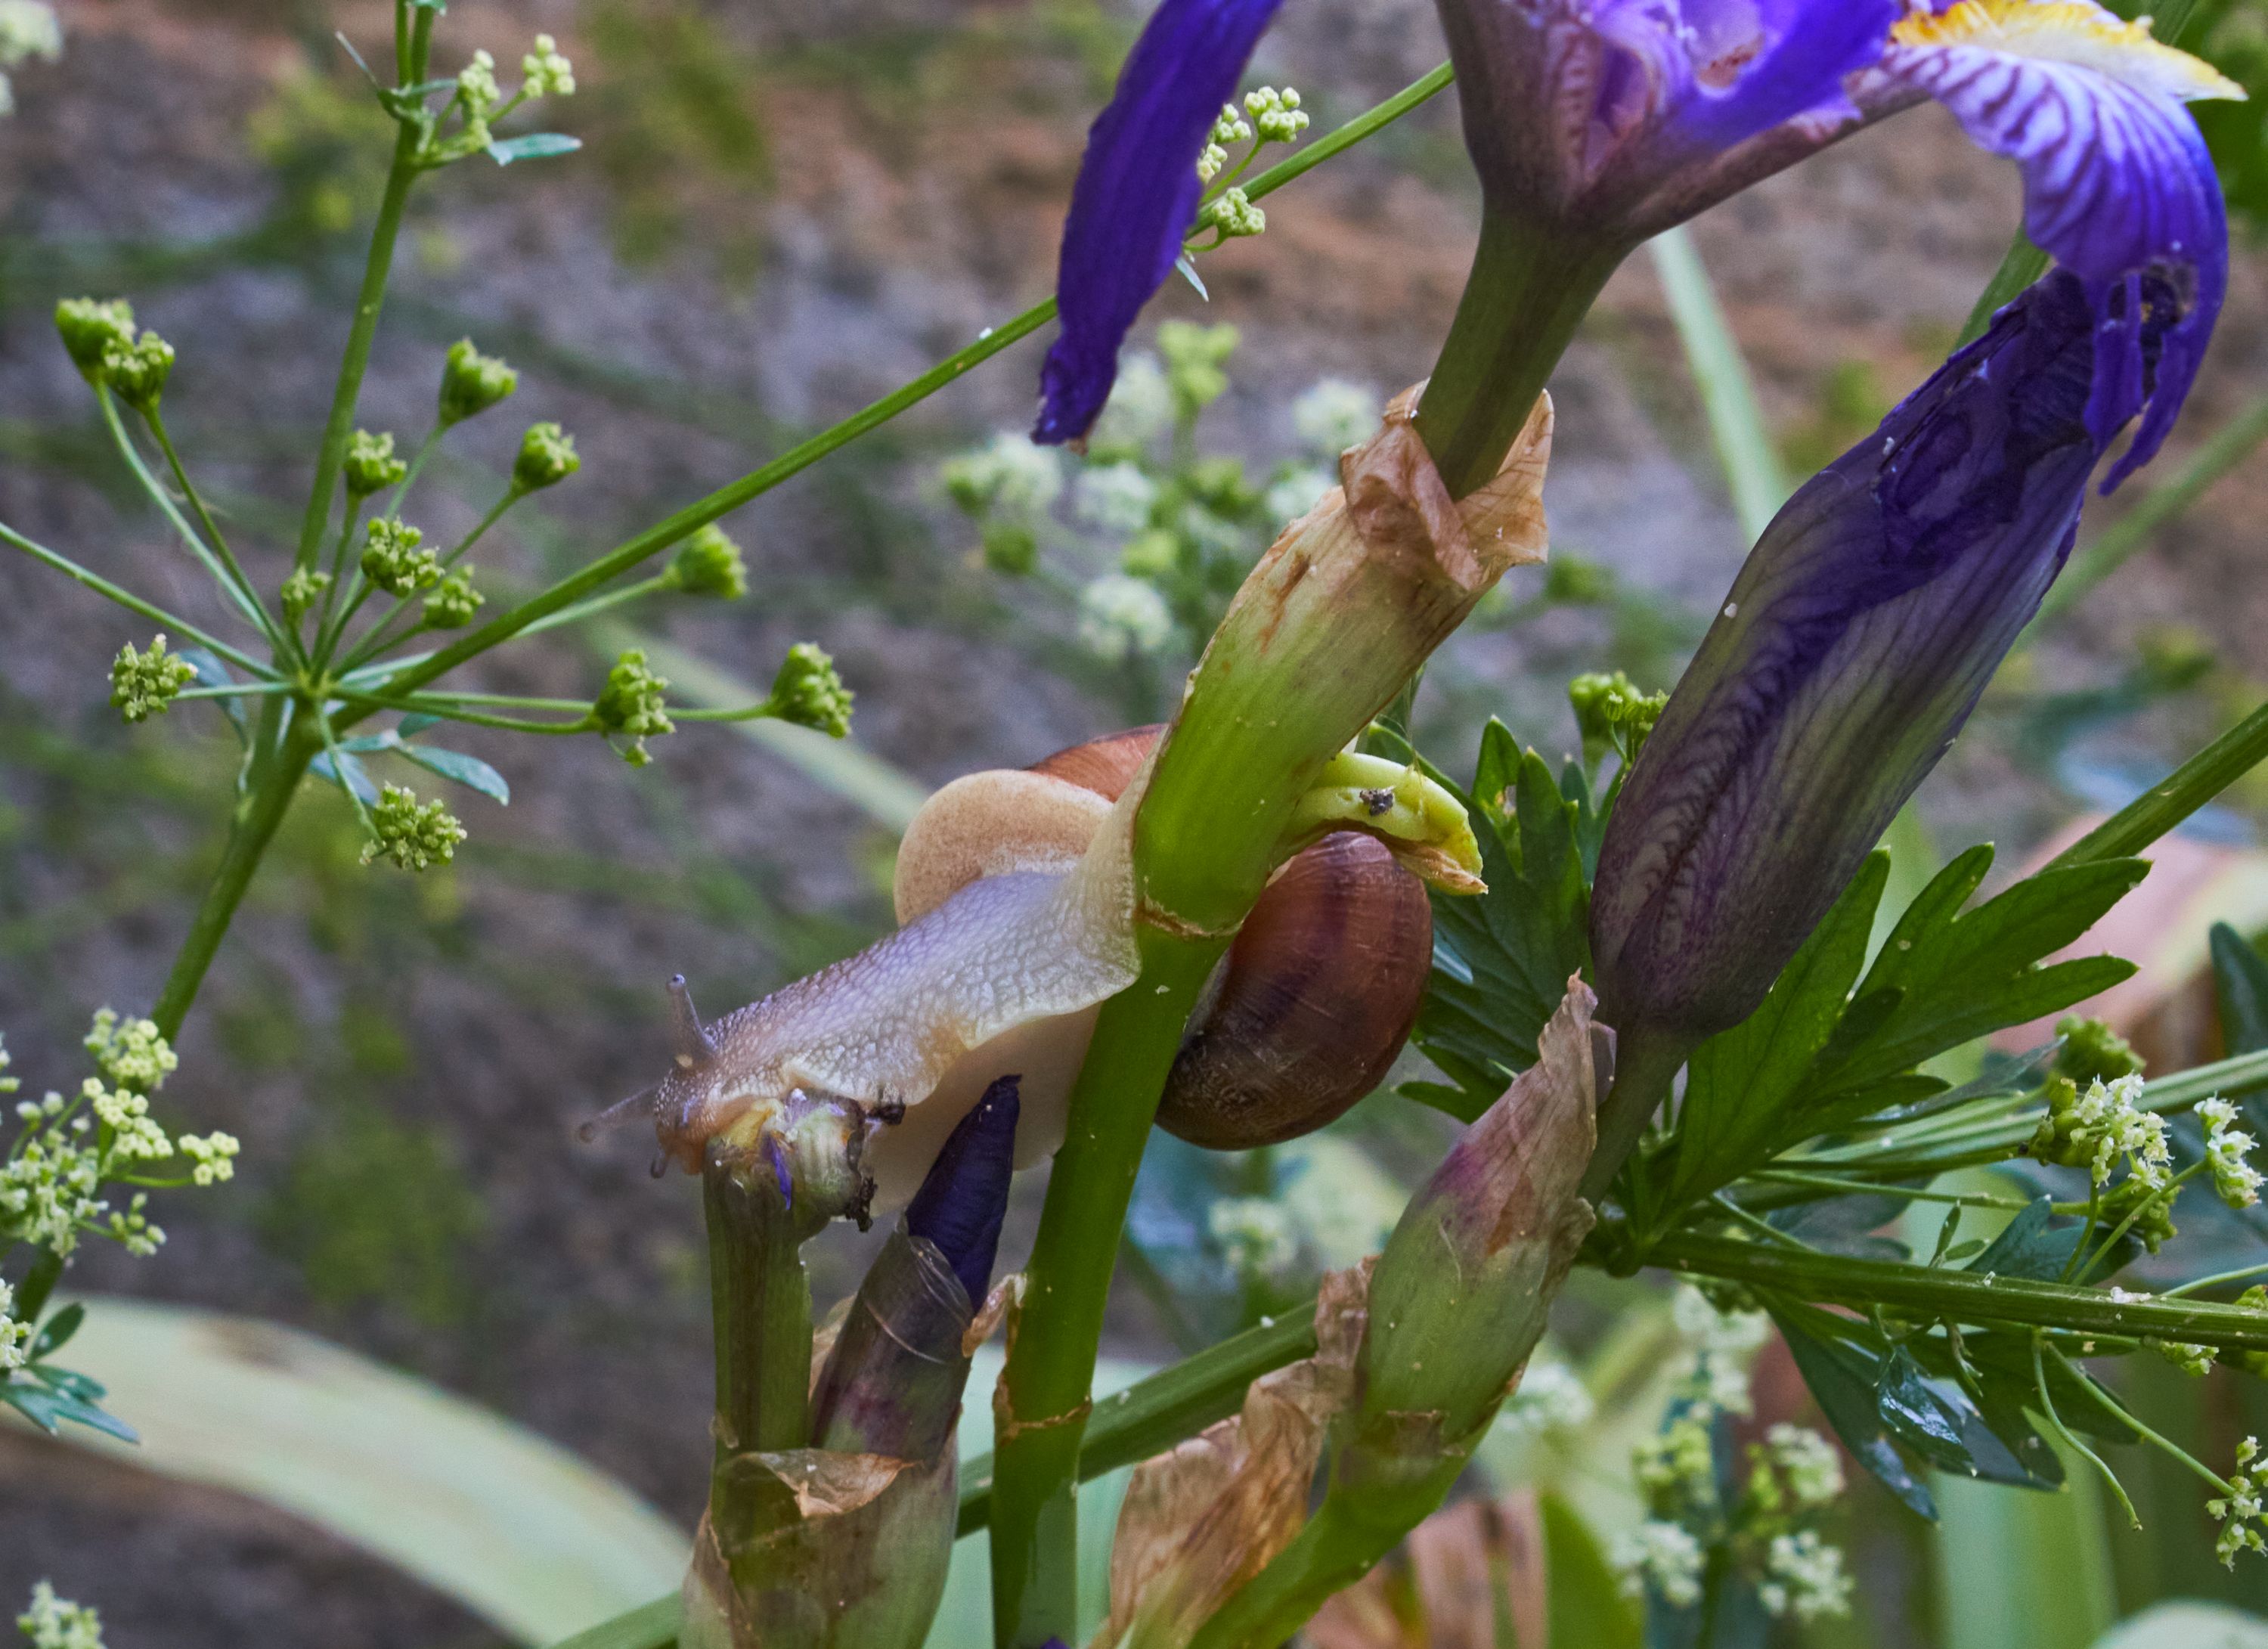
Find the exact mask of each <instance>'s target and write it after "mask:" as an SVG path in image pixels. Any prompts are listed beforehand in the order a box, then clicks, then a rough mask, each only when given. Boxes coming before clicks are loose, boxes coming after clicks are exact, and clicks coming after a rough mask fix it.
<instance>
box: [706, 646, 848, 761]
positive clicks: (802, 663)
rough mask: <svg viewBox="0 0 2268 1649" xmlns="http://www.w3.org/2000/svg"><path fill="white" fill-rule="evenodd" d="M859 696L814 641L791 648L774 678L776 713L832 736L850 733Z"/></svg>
mask: <svg viewBox="0 0 2268 1649" xmlns="http://www.w3.org/2000/svg"><path fill="white" fill-rule="evenodd" d="M853 697H855V695H854V694H853V693H852V692H851V689H850V688H847V687H845V686H843V678H842V677H841V676H840V675H838V674H836V671H835V660H834V659H831V658H829V657H828V655H827V654H826V653H825V652H823V651H821V649H820V648H819V647H818V646H817V645H816V644H814V643H812V642H807V641H799V642H798V643H796V644H795V645H794V646H792V647H790V648H789V649H788V650H787V657H786V659H784V660H783V661H782V662H781V664H780V667H779V674H777V675H776V676H774V677H773V678H772V693H771V704H772V714H774V715H775V716H777V717H778V718H780V719H781V720H782V721H792V722H793V723H794V724H795V725H797V726H799V727H809V728H812V729H814V730H815V731H817V732H823V733H825V734H826V735H827V736H828V738H830V739H840V738H843V737H844V736H845V735H846V734H848V733H849V732H850V731H851V699H852V698H853ZM663 731H665V732H666V731H667V729H666V728H665V729H664V730H663Z"/></svg>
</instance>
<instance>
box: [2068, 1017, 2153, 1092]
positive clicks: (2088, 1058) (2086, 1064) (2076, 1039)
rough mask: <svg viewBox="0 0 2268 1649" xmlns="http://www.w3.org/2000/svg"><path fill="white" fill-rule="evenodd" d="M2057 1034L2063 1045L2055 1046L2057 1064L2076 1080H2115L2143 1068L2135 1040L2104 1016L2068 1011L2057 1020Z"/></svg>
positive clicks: (2135, 1074) (2130, 1075)
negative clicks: (2106, 1021) (2116, 1027)
mask: <svg viewBox="0 0 2268 1649" xmlns="http://www.w3.org/2000/svg"><path fill="white" fill-rule="evenodd" d="M2056 1034H2057V1035H2058V1037H2060V1038H2062V1046H2061V1047H2059V1048H2058V1049H2056V1063H2055V1068H2056V1069H2057V1070H2058V1071H2061V1072H2062V1073H2063V1074H2064V1075H2065V1076H2066V1077H2069V1078H2071V1079H2072V1081H2073V1082H2074V1083H2086V1082H2093V1081H2097V1080H2100V1081H2103V1082H2116V1081H2117V1080H2118V1078H2121V1077H2133V1076H2139V1075H2140V1074H2141V1072H2142V1056H2140V1055H2139V1054H2138V1053H2136V1052H2135V1051H2134V1044H2133V1043H2132V1042H2128V1041H2127V1040H2126V1039H2125V1038H2124V1037H2123V1036H2121V1035H2120V1034H2118V1033H2117V1032H2116V1031H2114V1030H2112V1029H2111V1028H2110V1027H2109V1026H2108V1025H2106V1024H2104V1023H2103V1022H2102V1020H2091V1019H2088V1017H2086V1016H2085V1015H2084V1014H2080V1013H2066V1014H2065V1015H2064V1016H2063V1018H2061V1019H2059V1020H2057V1021H2056Z"/></svg>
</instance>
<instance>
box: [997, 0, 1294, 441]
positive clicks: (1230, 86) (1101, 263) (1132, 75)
mask: <svg viewBox="0 0 2268 1649" xmlns="http://www.w3.org/2000/svg"><path fill="white" fill-rule="evenodd" d="M1278 4H1281V0H1165V4H1162V5H1160V7H1159V8H1158V10H1157V11H1156V12H1155V13H1154V14H1152V17H1151V18H1150V21H1149V24H1148V26H1145V28H1144V29H1143V31H1142V38H1141V39H1140V40H1138V41H1136V42H1135V46H1134V51H1133V54H1132V55H1130V57H1128V58H1127V60H1126V67H1125V69H1124V70H1123V71H1122V72H1121V73H1120V75H1119V77H1118V89H1117V91H1116V93H1115V94H1114V95H1113V96H1112V98H1111V99H1110V102H1109V105H1108V107H1105V108H1104V109H1103V111H1102V113H1101V114H1099V115H1097V116H1096V117H1095V121H1094V126H1093V127H1092V128H1091V129H1089V130H1088V132H1087V136H1086V158H1085V159H1084V160H1082V161H1081V162H1080V165H1079V182H1078V184H1077V186H1076V187H1075V188H1073V189H1072V191H1071V216H1070V217H1069V219H1068V220H1067V221H1066V222H1065V223H1064V239H1063V254H1062V261H1061V263H1060V265H1059V267H1058V269H1057V276H1056V297H1057V302H1058V304H1059V305H1060V306H1061V309H1062V317H1063V334H1062V335H1061V336H1060V337H1058V338H1057V340H1056V342H1055V347H1054V348H1052V349H1051V350H1049V351H1048V358H1047V364H1046V365H1044V366H1043V367H1042V369H1041V372H1040V397H1041V405H1040V418H1039V423H1038V424H1037V426H1036V427H1035V429H1034V430H1033V431H1032V438H1033V439H1034V440H1035V441H1041V442H1046V443H1049V444H1053V443H1059V442H1063V441H1071V440H1077V439H1078V438H1080V437H1081V436H1083V435H1085V434H1086V431H1088V429H1089V428H1090V427H1092V426H1093V424H1094V420H1095V418H1096V417H1097V416H1099V415H1100V414H1101V411H1102V405H1103V402H1104V401H1108V399H1109V398H1110V386H1111V384H1112V382H1113V381H1114V380H1115V379H1116V377H1117V375H1118V346H1119V345H1120V344H1121V343H1122V342H1124V340H1125V337H1126V332H1127V328H1130V327H1131V326H1132V325H1133V324H1134V318H1135V316H1137V315H1138V314H1139V313H1141V312H1142V306H1143V305H1145V304H1146V303H1148V302H1149V301H1150V298H1151V295H1152V293H1154V292H1155V291H1157V290H1158V288H1159V287H1160V285H1161V284H1162V283H1164V281H1165V278H1166V276H1167V275H1168V274H1170V273H1171V272H1172V270H1173V267H1174V260H1175V258H1176V257H1178V256H1179V255H1180V254H1181V249H1182V237H1183V236H1184V235H1185V234H1186V233H1187V232H1188V230H1189V221H1190V219H1191V218H1192V217H1194V216H1195V215H1196V212H1197V195H1198V191H1199V189H1200V188H1201V187H1202V186H1201V185H1200V183H1199V181H1198V179H1197V156H1198V155H1199V153H1201V152H1202V151H1203V150H1204V145H1205V140H1206V136H1207V134H1208V133H1210V132H1211V129H1212V123H1213V121H1214V120H1215V119H1216V118H1218V117H1219V114H1220V108H1221V105H1222V104H1224V103H1226V102H1227V101H1228V100H1229V99H1231V98H1232V97H1233V95H1234V93H1235V92H1236V88H1237V85H1238V83H1239V81H1240V80H1241V78H1242V77H1243V74H1244V65H1245V63H1246V62H1247V61H1248V60H1249V59H1250V57H1251V55H1252V48H1253V47H1254V46H1255V45H1256V43H1257V42H1258V41H1259V39H1260V36H1261V33H1262V32H1263V30H1265V29H1266V28H1267V26H1268V25H1269V23H1270V20H1271V19H1272V18H1274V17H1275V15H1276V8H1277V7H1278Z"/></svg>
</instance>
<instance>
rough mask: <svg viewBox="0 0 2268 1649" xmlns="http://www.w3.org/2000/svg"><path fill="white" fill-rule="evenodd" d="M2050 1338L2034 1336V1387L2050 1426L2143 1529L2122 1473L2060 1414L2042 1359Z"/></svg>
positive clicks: (2127, 1516) (2127, 1518) (2091, 1383)
mask: <svg viewBox="0 0 2268 1649" xmlns="http://www.w3.org/2000/svg"><path fill="white" fill-rule="evenodd" d="M2046 1339H2047V1336H2045V1335H2041V1334H2036V1335H2034V1336H2032V1386H2033V1388H2034V1389H2035V1390H2036V1391H2037V1392H2038V1393H2039V1396H2040V1412H2041V1413H2042V1414H2043V1415H2045V1416H2046V1417H2047V1421H2048V1424H2049V1426H2050V1427H2051V1428H2052V1429H2053V1430H2054V1432H2055V1434H2056V1436H2057V1437H2058V1438H2059V1439H2062V1440H2063V1443H2064V1446H2065V1447H2067V1448H2069V1449H2071V1450H2072V1451H2073V1453H2074V1454H2078V1455H2079V1456H2080V1458H2081V1459H2083V1460H2085V1461H2087V1462H2088V1464H2089V1465H2091V1466H2093V1467H2094V1468H2095V1470H2096V1471H2098V1472H2100V1473H2102V1481H2103V1482H2105V1483H2109V1484H2110V1492H2111V1493H2112V1494H2113V1495H2116V1496H2117V1499H2118V1504H2119V1505H2120V1506H2122V1507H2123V1508H2124V1510H2125V1513H2126V1520H2127V1521H2128V1522H2129V1523H2131V1524H2132V1525H2133V1526H2134V1527H2135V1528H2141V1527H2142V1520H2141V1518H2140V1517H2139V1516H2138V1515H2136V1513H2135V1511H2134V1503H2133V1501H2132V1500H2130V1499H2128V1498H2126V1485H2125V1484H2124V1483H2121V1482H2119V1481H2118V1474H2117V1472H2115V1471H2113V1470H2111V1469H2110V1464H2109V1462H2108V1461H2105V1460H2104V1459H2103V1458H2102V1455H2100V1454H2096V1453H2095V1451H2094V1450H2093V1449H2091V1448H2089V1447H2088V1446H2087V1445H2086V1444H2084V1443H2082V1442H2080V1440H2079V1438H2078V1435H2077V1434H2076V1433H2074V1432H2073V1431H2072V1429H2071V1428H2070V1427H2069V1426H2067V1425H2066V1424H2064V1423H2063V1416H2061V1415H2059V1414H2058V1413H2057V1412H2056V1405H2055V1394H2054V1393H2053V1392H2051V1391H2050V1390H2049V1389H2048V1371H2047V1364H2046V1363H2045V1361H2044V1360H2043V1358H2042V1356H2041V1350H2042V1347H2043V1345H2044V1344H2045V1343H2046ZM2080 1383H2081V1384H2082V1385H2089V1386H2091V1385H2093V1384H2094V1383H2095V1382H2094V1381H2092V1380H2086V1379H2085V1378H2084V1377H2082V1379H2081V1381H2080Z"/></svg>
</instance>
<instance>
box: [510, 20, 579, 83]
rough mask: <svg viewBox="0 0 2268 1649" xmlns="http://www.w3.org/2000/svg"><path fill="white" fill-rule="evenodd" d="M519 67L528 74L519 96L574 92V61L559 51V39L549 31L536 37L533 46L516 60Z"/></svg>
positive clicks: (524, 73)
mask: <svg viewBox="0 0 2268 1649" xmlns="http://www.w3.org/2000/svg"><path fill="white" fill-rule="evenodd" d="M519 71H520V73H521V74H523V75H525V76H527V85H523V86H522V87H520V95H521V96H522V97H529V98H563V97H571V96H573V95H574V92H575V65H574V64H573V63H569V62H568V61H567V59H566V57H565V56H564V55H562V54H561V52H560V50H559V42H558V41H557V40H554V39H552V38H551V36H550V35H549V34H539V35H537V36H536V37H535V49H534V51H532V52H530V53H528V54H527V55H526V56H525V57H522V58H521V59H520V60H519Z"/></svg>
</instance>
